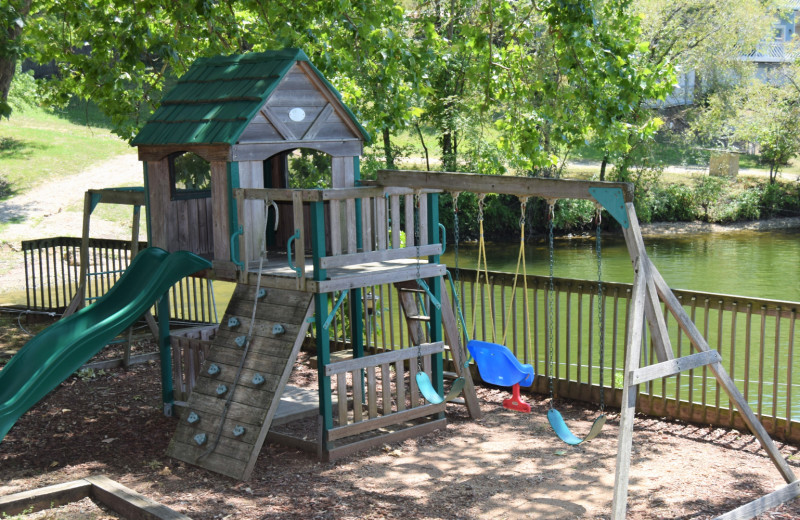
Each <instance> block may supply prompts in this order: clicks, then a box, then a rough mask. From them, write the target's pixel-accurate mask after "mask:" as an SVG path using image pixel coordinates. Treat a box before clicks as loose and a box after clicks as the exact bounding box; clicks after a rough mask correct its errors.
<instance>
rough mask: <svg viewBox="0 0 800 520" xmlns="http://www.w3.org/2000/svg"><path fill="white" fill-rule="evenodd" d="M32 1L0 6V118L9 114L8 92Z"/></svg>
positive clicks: (22, 0)
mask: <svg viewBox="0 0 800 520" xmlns="http://www.w3.org/2000/svg"><path fill="white" fill-rule="evenodd" d="M31 2H32V0H8V1H7V2H5V3H4V4H2V5H0V24H1V25H0V27H3V29H2V30H0V118H2V117H3V116H5V117H8V116H9V115H10V114H11V106H10V105H9V104H8V92H9V90H11V80H12V79H13V78H14V71H15V70H16V66H17V60H19V58H20V56H22V54H23V43H24V42H23V38H22V35H23V29H24V28H25V23H26V20H27V18H28V14H29V13H30V10H31Z"/></svg>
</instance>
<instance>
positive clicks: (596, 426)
mask: <svg viewBox="0 0 800 520" xmlns="http://www.w3.org/2000/svg"><path fill="white" fill-rule="evenodd" d="M548 202H549V225H548V228H549V233H548V249H549V253H550V279H549V287H548V291H547V308H548V318H547V327H548V341H547V342H548V355H549V361H550V373H549V378H548V379H549V382H550V409H549V410H547V420H548V422H549V423H550V427H551V428H553V431H554V432H555V434H556V435H557V436H558V438H559V439H561V440H562V441H564V442H565V443H567V444H569V445H571V446H577V445H578V444H581V443H583V442H586V441H590V440H592V439H594V438H595V437H597V436H598V435H599V434H600V430H602V429H603V425H604V424H605V423H606V415H605V400H604V398H603V394H604V392H603V362H604V359H603V357H604V355H603V354H604V351H605V339H604V336H605V330H604V329H605V323H604V322H605V320H604V316H603V313H604V310H603V281H602V280H603V276H602V275H603V272H602V265H603V264H602V254H601V249H600V244H601V241H600V208H598V209H597V219H596V224H597V229H596V233H595V252H596V254H597V319H598V332H599V334H600V337H599V347H600V415H599V416H598V417H597V418H596V419H595V420H594V423H592V427H591V429H590V430H589V433H588V434H586V436H585V437H584V438H583V439H581V438H580V437H578V436H577V435H575V434H574V433H572V431H571V430H570V429H569V427H568V426H567V423H566V422H565V421H564V417H562V416H561V412H559V411H558V410H556V408H555V406H554V405H553V402H554V401H555V391H554V389H553V379H554V377H555V376H554V370H555V366H556V365H555V360H554V357H553V350H554V348H553V344H554V341H555V339H554V336H553V324H554V322H555V290H554V283H553V280H554V276H553V266H554V264H555V262H554V260H553V214H554V209H555V201H548Z"/></svg>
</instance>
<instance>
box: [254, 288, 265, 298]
mask: <svg viewBox="0 0 800 520" xmlns="http://www.w3.org/2000/svg"><path fill="white" fill-rule="evenodd" d="M266 295H267V290H266V289H259V290H258V293H257V294H256V299H258V300H260V299H261V298H263V297H264V296H266Z"/></svg>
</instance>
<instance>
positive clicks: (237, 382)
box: [167, 284, 313, 480]
mask: <svg viewBox="0 0 800 520" xmlns="http://www.w3.org/2000/svg"><path fill="white" fill-rule="evenodd" d="M256 293H257V291H256V287H255V286H250V285H245V284H238V285H237V286H236V289H235V290H234V293H233V296H232V298H231V300H230V303H229V304H228V309H227V311H226V312H225V315H224V317H223V320H222V323H221V324H220V327H219V331H218V332H217V334H216V336H215V337H214V340H213V343H212V345H211V348H210V350H209V352H208V356H207V357H206V359H205V361H204V363H203V366H202V367H201V369H200V373H199V376H198V379H197V383H196V385H195V388H194V390H193V391H192V393H191V395H190V396H189V400H188V402H187V409H186V413H185V414H184V417H182V418H181V421H180V422H179V424H178V427H177V429H176V431H175V435H174V437H173V439H172V442H171V443H170V445H169V448H168V449H167V454H168V455H170V456H171V457H174V458H176V459H179V460H182V461H184V462H188V463H190V464H195V465H197V466H200V467H203V468H206V469H210V470H212V471H215V472H217V473H221V474H223V475H227V476H230V477H233V478H237V479H241V480H246V479H247V478H249V476H250V473H251V472H252V469H253V467H254V466H255V462H256V459H257V457H258V453H259V452H260V451H261V447H262V445H263V443H264V440H265V439H266V436H267V432H268V430H269V427H270V425H271V424H272V421H273V419H274V417H275V415H276V413H277V411H278V408H279V404H280V401H281V396H283V395H284V390H285V386H286V382H287V380H288V378H289V375H290V373H291V371H292V368H293V366H294V362H295V360H296V358H297V353H298V352H299V350H300V345H301V344H302V342H303V339H304V338H305V335H306V331H307V330H308V326H309V323H308V321H307V319H306V318H308V317H309V316H310V315H311V305H310V303H311V299H312V296H313V295H312V294H311V293H306V292H301V291H291V290H282V289H274V288H269V289H267V290H266V296H264V297H263V298H261V299H260V300H259V301H258V305H257V307H256V315H255V320H254V323H253V330H252V333H251V340H250V344H249V348H248V349H247V354H246V356H245V357H244V360H243V361H242V357H243V355H244V354H245V345H244V342H243V341H242V340H244V338H246V337H247V335H248V333H249V332H250V319H251V315H252V313H253V302H254V301H255V299H256ZM231 318H236V320H237V321H238V323H231V322H230V319H231ZM276 326H280V327H281V328H282V329H283V331H282V332H280V331H275V327H276ZM237 341H238V342H239V343H241V344H237ZM212 364H213V365H215V366H216V367H217V368H218V369H219V371H218V373H214V372H213V371H212V373H209V368H210V367H211V365H212ZM240 364H241V366H242V369H241V373H240V374H239V377H238V379H237V378H236V376H237V371H238V370H239V366H240ZM276 397H277V398H276ZM285 401H286V403H287V404H286V405H285V406H286V411H285V413H286V416H287V417H289V416H292V415H294V414H297V413H301V410H300V408H299V407H301V406H307V405H308V404H309V403H308V402H307V399H306V398H305V397H300V396H299V394H298V393H296V392H293V391H290V392H289V394H288V395H287V396H286V400H285ZM307 410H308V408H307V407H306V408H304V409H303V413H308V412H307ZM220 425H221V426H220Z"/></svg>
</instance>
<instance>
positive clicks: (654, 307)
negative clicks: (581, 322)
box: [623, 202, 675, 362]
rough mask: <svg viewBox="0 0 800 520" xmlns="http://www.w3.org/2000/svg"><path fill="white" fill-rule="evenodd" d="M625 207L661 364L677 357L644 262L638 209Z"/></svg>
mask: <svg viewBox="0 0 800 520" xmlns="http://www.w3.org/2000/svg"><path fill="white" fill-rule="evenodd" d="M625 206H626V207H625V209H626V212H627V214H628V221H629V222H630V225H629V226H628V228H627V229H625V230H623V234H624V236H625V243H626V244H627V245H628V253H629V254H630V256H631V261H632V262H635V261H636V258H637V257H638V258H640V263H639V268H640V269H641V270H642V275H643V277H644V279H645V282H646V283H647V289H646V290H645V296H646V298H645V317H646V318H647V322H648V323H649V324H650V337H651V338H652V339H653V346H654V347H655V351H656V356H657V357H658V360H659V361H661V362H664V361H669V360H670V359H673V358H674V357H675V356H674V354H673V352H672V344H671V343H670V339H669V331H668V330H667V324H666V322H665V321H664V316H663V314H661V304H660V302H659V300H658V295H657V293H656V289H655V285H654V284H653V281H652V277H651V276H649V275H648V269H649V268H650V266H649V265H648V264H647V262H644V261H642V260H643V259H644V258H645V257H646V256H647V253H646V249H645V247H644V239H643V238H642V232H641V230H640V229H639V221H638V219H637V218H636V209H635V208H634V207H633V203H632V202H628V203H626V204H625Z"/></svg>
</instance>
